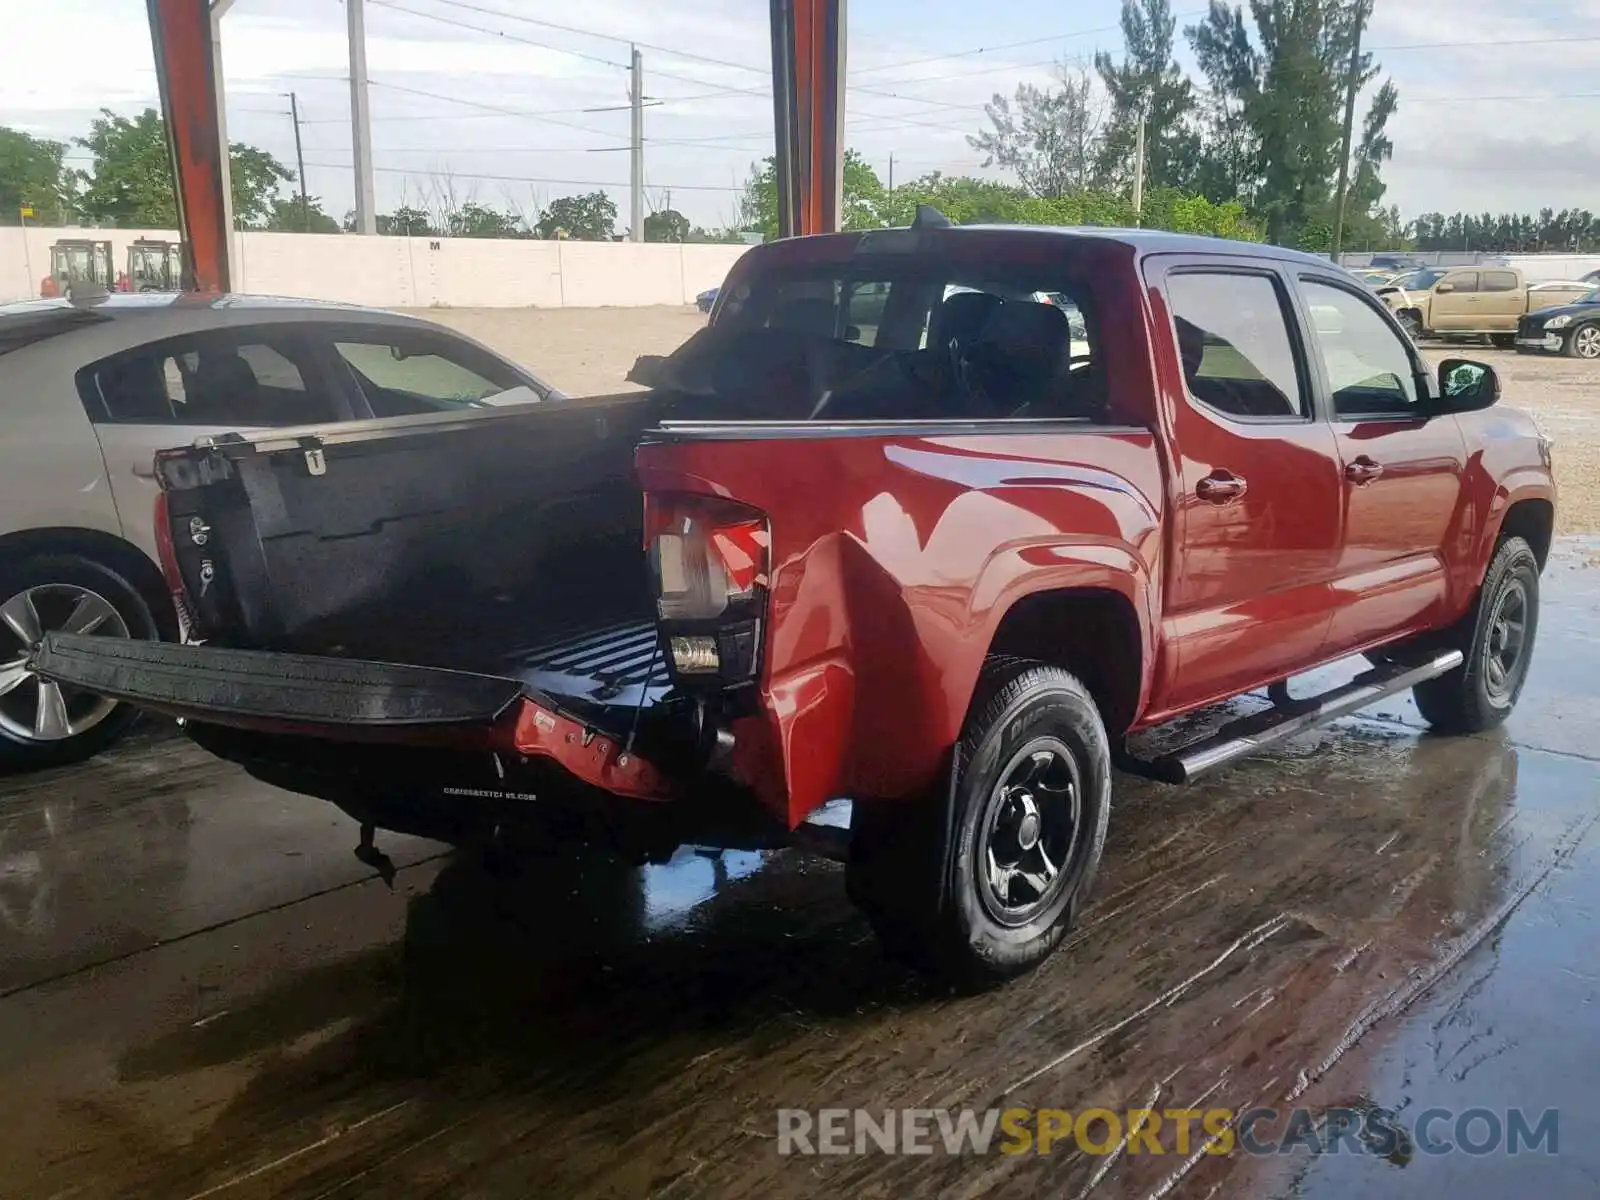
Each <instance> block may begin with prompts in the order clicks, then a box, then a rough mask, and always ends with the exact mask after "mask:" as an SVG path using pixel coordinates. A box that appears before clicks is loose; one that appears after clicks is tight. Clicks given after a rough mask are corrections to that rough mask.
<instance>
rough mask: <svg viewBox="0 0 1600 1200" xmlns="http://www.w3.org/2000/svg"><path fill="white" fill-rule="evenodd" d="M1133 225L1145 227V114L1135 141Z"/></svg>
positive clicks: (1140, 118)
mask: <svg viewBox="0 0 1600 1200" xmlns="http://www.w3.org/2000/svg"><path fill="white" fill-rule="evenodd" d="M1133 223H1134V224H1135V225H1139V226H1143V225H1144V114H1143V113H1140V114H1139V128H1138V131H1137V132H1136V133H1135V134H1134V139H1133Z"/></svg>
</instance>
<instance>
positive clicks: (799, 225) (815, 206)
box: [771, 0, 846, 237]
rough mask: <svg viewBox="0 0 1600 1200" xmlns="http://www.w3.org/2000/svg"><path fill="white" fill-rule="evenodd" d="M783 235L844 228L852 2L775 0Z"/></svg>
mask: <svg viewBox="0 0 1600 1200" xmlns="http://www.w3.org/2000/svg"><path fill="white" fill-rule="evenodd" d="M771 18H772V108H773V126H774V133H775V136H776V145H775V150H776V163H777V177H778V233H779V236H780V237H792V236H794V235H795V234H808V233H831V232H833V231H835V230H838V229H840V228H842V227H843V223H844V78H845V43H846V38H845V0H771Z"/></svg>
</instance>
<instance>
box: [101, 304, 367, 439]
mask: <svg viewBox="0 0 1600 1200" xmlns="http://www.w3.org/2000/svg"><path fill="white" fill-rule="evenodd" d="M78 387H79V391H80V392H81V393H82V395H83V399H84V402H85V404H86V406H87V407H88V410H89V413H90V417H91V419H93V420H94V421H95V422H96V423H97V424H114V425H198V426H208V427H210V426H224V427H229V428H235V429H242V428H271V427H274V426H284V425H311V424H317V423H319V422H325V421H340V420H345V419H347V417H346V414H345V412H344V409H343V406H342V404H341V402H340V399H339V397H338V396H337V395H336V394H335V393H333V392H332V391H331V390H329V389H328V388H327V387H326V386H324V385H323V380H322V377H321V375H320V374H319V373H318V372H317V371H316V370H315V369H314V365H313V363H312V361H311V358H310V355H309V353H308V350H307V347H306V345H305V343H304V342H303V341H302V340H301V339H300V338H299V337H297V336H296V335H295V333H294V331H293V330H289V329H284V328H281V327H280V328H273V327H267V328H262V329H242V330H241V329H217V330H208V331H206V332H204V333H197V334H190V335H188V336H185V337H176V338H167V339H164V340H163V341H160V342H155V343H152V344H151V345H148V346H142V347H140V348H138V349H136V350H130V351H124V352H123V353H121V354H117V355H113V356H112V357H111V358H108V359H103V360H101V361H100V362H97V363H94V364H91V365H90V366H88V367H85V368H84V369H83V370H82V371H80V372H79V373H78Z"/></svg>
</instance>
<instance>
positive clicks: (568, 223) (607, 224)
mask: <svg viewBox="0 0 1600 1200" xmlns="http://www.w3.org/2000/svg"><path fill="white" fill-rule="evenodd" d="M616 228H617V205H616V202H615V201H614V200H612V199H611V197H610V196H608V195H607V194H606V193H605V192H587V193H585V194H583V195H581V196H561V197H559V198H557V199H556V200H554V201H552V202H551V204H550V207H549V208H547V209H545V210H544V214H543V215H542V216H540V218H539V223H538V225H536V226H535V227H534V232H535V233H536V234H537V235H538V236H539V237H541V238H546V239H549V238H557V237H568V238H572V239H574V240H576V241H584V242H609V241H610V240H611V239H612V237H614V236H615V233H616Z"/></svg>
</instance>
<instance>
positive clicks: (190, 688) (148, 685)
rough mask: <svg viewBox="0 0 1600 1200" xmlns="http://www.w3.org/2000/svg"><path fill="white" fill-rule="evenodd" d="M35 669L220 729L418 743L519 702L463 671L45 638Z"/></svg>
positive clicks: (514, 688) (507, 683)
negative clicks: (423, 736) (334, 733)
mask: <svg viewBox="0 0 1600 1200" xmlns="http://www.w3.org/2000/svg"><path fill="white" fill-rule="evenodd" d="M33 667H34V669H35V670H36V671H37V672H38V673H39V674H40V675H42V676H44V677H45V678H47V679H53V680H55V681H56V682H57V683H65V684H69V685H71V686H73V687H79V688H83V689H84V690H86V691H90V692H96V693H98V694H100V695H102V696H110V697H113V698H114V699H117V700H126V701H128V702H129V703H131V704H135V705H137V706H138V707H140V708H146V709H150V710H153V711H156V712H161V713H166V714H168V715H171V716H175V717H192V718H194V719H197V720H201V721H207V722H211V723H214V724H223V725H226V724H244V725H256V724H260V723H263V722H291V723H293V724H294V725H296V726H306V725H314V726H328V727H336V728H340V729H345V730H349V729H353V728H356V729H359V728H372V729H377V728H382V727H397V726H398V727H404V728H406V729H409V730H411V731H412V732H413V733H415V732H416V731H417V728H418V727H419V726H462V725H487V724H492V723H493V722H495V721H497V720H498V719H499V718H500V717H501V716H502V715H504V714H505V713H506V711H507V710H508V709H509V708H510V707H511V706H512V705H513V704H515V703H516V702H517V700H518V699H519V698H520V697H521V696H522V694H523V686H522V683H521V682H520V681H519V680H515V679H502V678H499V677H497V676H494V675H477V674H473V673H470V672H466V671H448V670H443V669H439V668H435V667H413V666H400V665H396V664H393V663H376V662H363V661H360V660H355V659H338V658H320V657H315V656H312V655H305V654H281V653H274V652H268V651H259V650H230V649H224V648H222V647H217V646H184V645H175V644H173V643H170V642H143V641H129V640H121V639H115V638H104V637H94V636H89V635H81V634H65V633H52V634H49V635H48V636H46V638H45V639H44V642H43V644H42V645H41V646H40V648H39V650H38V651H37V652H36V653H35V655H34V658H33Z"/></svg>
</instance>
